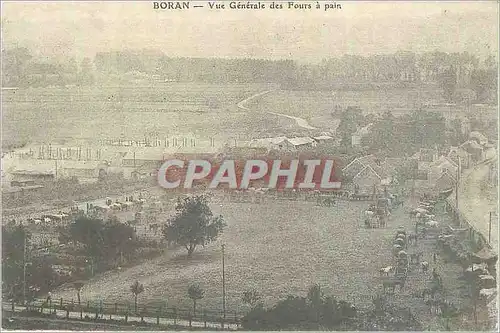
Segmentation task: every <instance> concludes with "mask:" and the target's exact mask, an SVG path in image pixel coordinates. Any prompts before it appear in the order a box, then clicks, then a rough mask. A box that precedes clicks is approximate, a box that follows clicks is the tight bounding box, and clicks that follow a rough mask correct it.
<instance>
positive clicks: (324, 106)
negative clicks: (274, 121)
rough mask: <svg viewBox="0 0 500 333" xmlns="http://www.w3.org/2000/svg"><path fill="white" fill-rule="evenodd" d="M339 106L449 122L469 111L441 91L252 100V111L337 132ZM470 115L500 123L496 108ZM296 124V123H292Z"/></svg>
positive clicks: (289, 94) (277, 95) (291, 94)
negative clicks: (419, 113)
mask: <svg viewBox="0 0 500 333" xmlns="http://www.w3.org/2000/svg"><path fill="white" fill-rule="evenodd" d="M336 106H340V107H342V108H346V107H348V106H359V107H360V108H361V109H362V111H363V112H364V113H365V114H368V113H379V114H380V113H383V112H386V111H391V112H392V113H393V114H394V115H395V116H399V115H403V114H407V113H409V112H413V111H414V110H418V109H419V108H420V107H422V108H424V109H425V110H428V111H434V112H439V113H441V114H443V115H444V116H445V117H447V118H455V116H457V115H460V116H464V115H465V114H467V113H468V112H469V111H468V110H467V109H466V107H465V106H462V105H446V104H445V101H444V99H443V97H442V93H441V91H440V90H439V88H436V87H422V88H404V89H402V88H388V89H379V90H360V91H287V90H276V91H272V92H270V93H269V94H266V95H263V96H262V97H260V98H256V99H255V100H252V101H251V103H249V104H248V107H249V108H251V109H252V110H256V111H261V112H266V111H272V112H277V113H283V114H287V115H291V116H295V117H301V118H304V119H306V120H307V121H309V123H310V124H311V125H312V126H314V127H318V128H320V129H325V130H332V129H333V130H334V129H335V128H336V127H337V125H338V121H337V120H336V119H333V117H332V116H331V113H332V112H333V111H334V110H335V107H336ZM470 113H472V114H474V115H476V116H477V115H480V114H482V115H484V116H485V117H492V119H495V120H496V119H497V116H496V111H495V107H493V106H491V107H487V106H481V105H472V106H471V109H470ZM288 121H289V122H290V123H294V121H293V120H288Z"/></svg>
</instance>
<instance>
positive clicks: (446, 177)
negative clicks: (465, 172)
mask: <svg viewBox="0 0 500 333" xmlns="http://www.w3.org/2000/svg"><path fill="white" fill-rule="evenodd" d="M455 185H456V178H455V177H454V176H453V175H451V174H450V172H448V171H446V172H444V173H443V174H441V176H440V177H439V178H438V179H436V182H435V184H434V187H433V189H434V191H435V192H436V193H441V192H444V191H447V190H450V189H453V188H455Z"/></svg>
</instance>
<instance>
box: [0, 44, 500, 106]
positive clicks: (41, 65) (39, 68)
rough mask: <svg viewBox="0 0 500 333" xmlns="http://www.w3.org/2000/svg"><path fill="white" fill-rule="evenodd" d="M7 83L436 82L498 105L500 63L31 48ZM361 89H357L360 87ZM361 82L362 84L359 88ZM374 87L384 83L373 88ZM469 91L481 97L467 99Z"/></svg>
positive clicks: (426, 56) (451, 96) (19, 55)
mask: <svg viewBox="0 0 500 333" xmlns="http://www.w3.org/2000/svg"><path fill="white" fill-rule="evenodd" d="M2 60H3V61H2V66H3V67H2V69H3V76H2V83H3V85H4V86H21V87H22V86H48V85H68V84H77V85H91V84H93V83H95V82H96V81H102V80H104V81H106V80H109V79H116V80H118V81H120V80H124V79H125V80H130V79H132V80H133V79H145V80H150V81H151V80H152V81H160V82H163V81H178V82H207V83H276V84H280V85H281V86H282V87H283V88H284V89H292V90H294V89H297V90H321V89H328V90H331V89H354V90H356V89H360V87H361V86H360V85H359V84H383V83H432V84H438V85H439V87H440V88H441V89H442V90H443V96H444V98H445V99H446V100H447V101H449V102H456V101H460V100H461V99H463V98H466V99H467V100H468V101H470V100H472V101H475V102H480V103H486V102H493V103H496V102H498V101H497V100H496V91H497V86H498V82H497V68H498V67H497V64H496V61H495V58H494V57H493V56H491V55H490V56H489V57H487V58H486V59H479V58H478V57H477V56H475V55H473V54H470V53H467V52H462V53H445V52H438V51H435V52H428V53H423V54H415V53H412V52H396V53H394V54H387V55H372V56H358V55H344V56H342V57H337V58H334V57H331V58H328V59H325V60H323V61H322V62H321V63H320V64H299V63H297V62H296V61H293V60H264V59H253V58H235V59H222V58H180V57H169V56H167V55H166V54H165V53H163V52H161V51H158V50H149V49H142V50H122V51H113V52H99V53H97V54H96V55H95V57H94V59H90V58H84V59H83V60H82V61H81V63H80V64H79V65H78V64H77V62H76V60H75V59H74V58H67V59H64V60H55V59H46V60H40V59H34V57H33V56H32V54H31V53H30V51H29V50H28V49H27V48H13V49H7V50H5V51H4V52H3V59H2ZM352 84H354V85H352ZM356 84H358V85H356ZM369 87H371V88H370V89H374V87H376V86H371V85H369ZM461 89H469V90H471V91H473V92H474V95H473V96H472V95H471V96H468V95H467V94H466V95H467V96H465V97H464V94H463V93H462V92H461Z"/></svg>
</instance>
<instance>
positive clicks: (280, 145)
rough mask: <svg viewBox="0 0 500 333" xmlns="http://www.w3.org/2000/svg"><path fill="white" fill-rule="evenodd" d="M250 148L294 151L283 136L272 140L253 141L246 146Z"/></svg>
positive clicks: (292, 146)
mask: <svg viewBox="0 0 500 333" xmlns="http://www.w3.org/2000/svg"><path fill="white" fill-rule="evenodd" d="M246 146H247V147H250V148H267V149H269V150H271V149H272V150H284V151H291V150H293V149H295V147H294V145H293V144H291V142H290V141H289V140H288V138H286V137H285V136H278V137H274V138H261V139H253V140H251V141H250V142H248V143H247V144H246Z"/></svg>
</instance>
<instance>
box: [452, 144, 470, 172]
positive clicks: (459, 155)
mask: <svg viewBox="0 0 500 333" xmlns="http://www.w3.org/2000/svg"><path fill="white" fill-rule="evenodd" d="M447 156H448V158H449V159H450V160H451V161H453V162H454V163H455V164H456V165H458V162H459V161H460V167H461V168H462V169H467V168H469V167H470V166H471V161H472V158H471V154H469V153H468V152H467V151H466V150H465V149H463V148H462V147H453V146H452V147H450V151H449V152H448V155H447Z"/></svg>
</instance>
